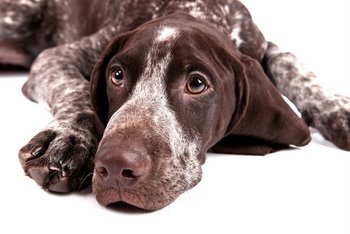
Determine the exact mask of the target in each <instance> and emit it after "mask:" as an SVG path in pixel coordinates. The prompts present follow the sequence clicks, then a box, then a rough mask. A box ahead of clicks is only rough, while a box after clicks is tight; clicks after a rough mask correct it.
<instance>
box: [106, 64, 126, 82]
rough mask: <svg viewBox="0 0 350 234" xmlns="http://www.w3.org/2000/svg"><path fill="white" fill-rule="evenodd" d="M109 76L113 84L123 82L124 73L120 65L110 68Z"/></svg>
mask: <svg viewBox="0 0 350 234" xmlns="http://www.w3.org/2000/svg"><path fill="white" fill-rule="evenodd" d="M109 77H110V79H111V81H112V83H113V84H115V85H118V86H120V85H122V84H123V83H124V73H123V70H122V69H121V68H120V67H115V68H113V69H112V70H111V72H110V74H109Z"/></svg>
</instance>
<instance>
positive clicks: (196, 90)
mask: <svg viewBox="0 0 350 234" xmlns="http://www.w3.org/2000/svg"><path fill="white" fill-rule="evenodd" d="M207 88H208V85H207V83H206V80H205V78H204V77H202V76H201V75H200V74H192V75H191V76H190V78H189V79H188V81H187V84H186V89H187V91H188V92H189V93H191V94H200V93H203V92H204V91H206V90H207Z"/></svg>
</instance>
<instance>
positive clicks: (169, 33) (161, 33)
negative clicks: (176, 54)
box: [156, 26, 178, 42]
mask: <svg viewBox="0 0 350 234" xmlns="http://www.w3.org/2000/svg"><path fill="white" fill-rule="evenodd" d="M177 36H178V30H177V29H176V28H173V27H169V26H164V27H163V28H161V29H160V30H158V35H157V38H156V41H157V42H164V41H169V40H174V39H175V38H176V37H177Z"/></svg>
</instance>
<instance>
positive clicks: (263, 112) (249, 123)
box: [212, 55, 310, 155]
mask: <svg viewBox="0 0 350 234" xmlns="http://www.w3.org/2000/svg"><path fill="white" fill-rule="evenodd" d="M237 60H238V59H237ZM234 72H235V78H234V79H235V84H236V87H235V90H236V103H234V105H235V106H236V108H235V111H234V114H233V117H232V120H231V122H230V125H229V128H228V131H227V133H226V134H227V135H226V137H225V138H223V139H222V140H221V141H220V142H219V143H218V144H217V145H215V146H214V147H213V149H212V150H213V151H214V152H222V153H238V154H259V155H264V154H267V153H270V152H273V151H275V150H278V149H280V148H283V147H286V146H288V145H295V146H302V145H305V144H307V143H308V142H309V141H310V132H309V129H308V127H307V126H306V124H305V122H304V121H303V120H302V119H301V118H299V117H298V116H297V115H296V113H295V112H294V111H293V110H292V109H291V108H290V106H289V105H288V104H287V103H286V102H285V101H284V99H283V97H282V95H281V93H280V92H279V91H278V90H277V89H276V88H275V86H274V85H273V83H272V82H271V81H270V80H269V78H268V77H267V76H266V74H265V73H264V71H263V69H262V67H261V65H260V64H259V63H258V62H257V61H256V60H254V59H251V58H250V57H247V56H245V55H241V58H240V59H239V61H236V62H235V64H234Z"/></svg>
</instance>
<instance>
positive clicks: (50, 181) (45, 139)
mask: <svg viewBox="0 0 350 234" xmlns="http://www.w3.org/2000/svg"><path fill="white" fill-rule="evenodd" d="M84 137H85V138H84ZM94 148H95V143H94V141H93V140H92V137H90V138H88V136H87V134H86V133H85V135H82V134H81V132H78V131H69V129H64V130H61V129H57V130H55V129H46V130H43V131H42V132H40V133H39V134H37V135H36V136H34V137H33V138H32V140H30V141H29V143H28V144H27V145H25V146H24V147H22V148H21V150H20V151H19V160H20V162H21V165H22V167H23V169H24V172H25V173H26V175H28V176H29V177H31V178H32V179H33V180H35V181H36V182H37V183H38V184H39V185H40V186H41V187H43V188H44V189H46V190H48V191H50V192H56V193H68V192H71V191H74V190H79V189H82V188H84V187H86V186H87V185H88V184H89V183H87V182H88V181H89V179H90V177H89V176H88V175H90V174H91V172H92V170H93V153H94Z"/></svg>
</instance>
